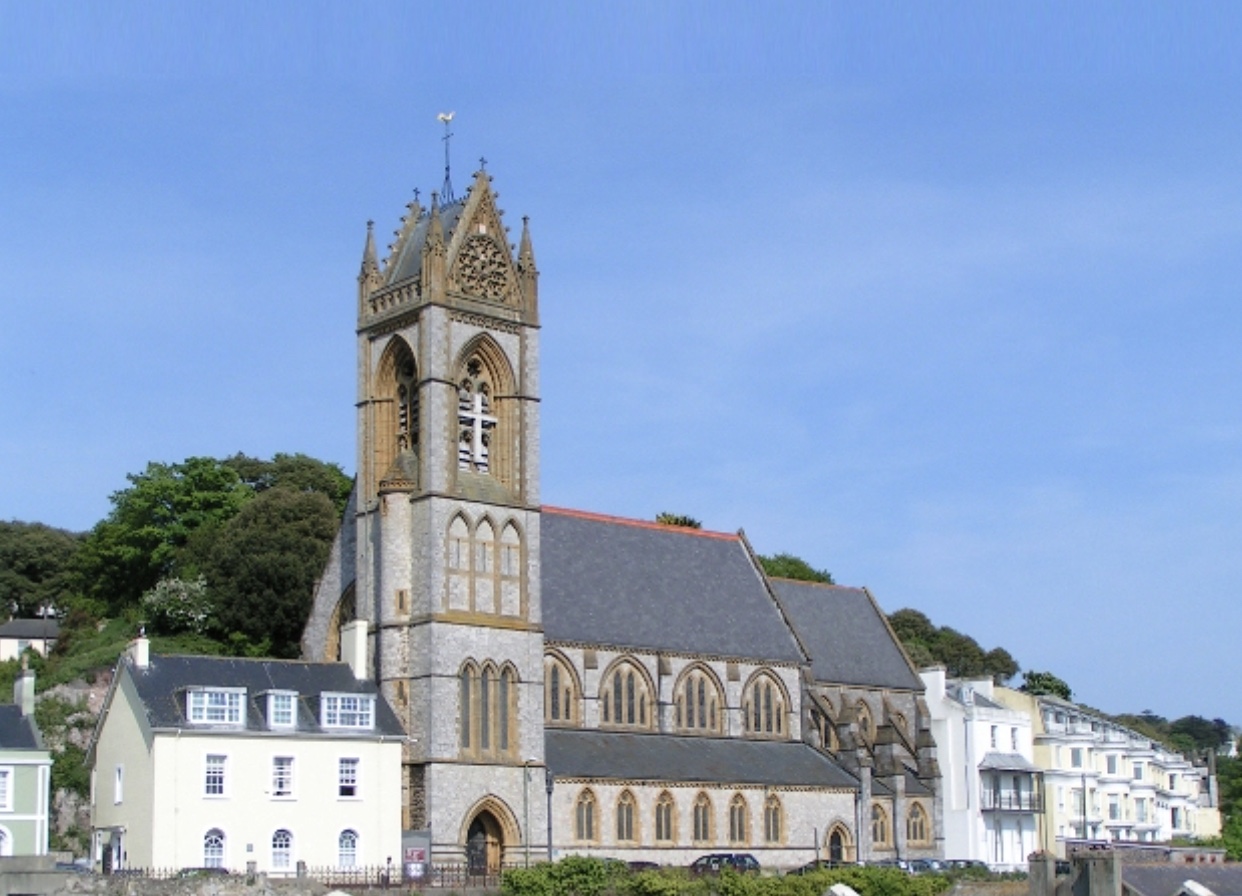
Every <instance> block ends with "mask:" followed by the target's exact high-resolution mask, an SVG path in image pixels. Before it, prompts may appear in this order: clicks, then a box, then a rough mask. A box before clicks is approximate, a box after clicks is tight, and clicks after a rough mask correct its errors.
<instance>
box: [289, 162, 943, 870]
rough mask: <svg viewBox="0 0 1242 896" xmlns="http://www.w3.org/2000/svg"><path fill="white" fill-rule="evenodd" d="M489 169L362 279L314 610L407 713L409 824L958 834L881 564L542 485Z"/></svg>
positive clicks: (520, 278) (779, 839)
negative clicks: (346, 468)
mask: <svg viewBox="0 0 1242 896" xmlns="http://www.w3.org/2000/svg"><path fill="white" fill-rule="evenodd" d="M491 180H492V179H491V176H490V175H489V174H488V173H487V172H486V171H482V170H480V171H479V172H477V173H476V174H475V175H474V177H473V180H472V183H471V185H470V187H469V189H468V190H467V191H466V193H465V195H464V196H461V197H454V196H453V195H452V191H451V187H450V186H449V184H448V179H447V177H446V180H445V187H446V189H445V191H444V195H438V194H432V197H431V204H430V206H429V207H423V206H421V205H420V204H419V202H418V200H417V198H416V199H415V201H413V202H411V203H410V204H409V206H408V207H407V214H406V215H405V216H404V218H403V219H402V221H401V226H400V228H399V230H398V231H397V234H396V240H395V242H394V243H393V245H392V246H391V247H390V249H389V251H388V253H387V255H386V257H385V258H384V259H383V260H381V259H380V257H379V255H378V253H377V251H376V247H375V242H374V237H373V234H372V231H371V225H368V230H367V237H366V243H365V247H364V250H363V256H362V267H361V271H360V273H359V276H358V296H357V301H358V308H357V310H358V324H357V348H358V367H357V378H358V384H357V414H358V416H357V440H358V441H357V447H358V458H357V479H356V484H355V488H354V494H353V496H352V498H351V502H350V505H349V507H348V508H347V510H346V513H345V517H344V522H343V525H342V528H341V531H340V534H339V535H338V537H337V540H336V543H335V545H334V547H333V550H332V554H331V557H330V559H329V561H328V566H327V568H326V569H325V571H324V573H323V575H322V577H321V578H320V580H319V582H318V584H317V586H316V591H315V595H314V604H313V609H312V613H311V617H310V620H309V622H308V624H307V627H306V630H305V633H304V635H303V655H304V658H306V659H308V660H317V661H324V660H328V661H331V660H336V659H338V658H339V657H340V653H341V631H342V628H343V627H344V626H346V625H348V624H349V623H352V622H355V621H365V623H366V628H367V632H368V636H367V638H368V641H367V644H368V646H367V661H368V664H369V667H370V669H371V670H372V671H373V674H374V678H375V680H376V681H377V682H378V683H379V686H380V689H381V692H382V694H383V695H384V697H385V699H386V700H387V702H388V704H389V705H390V706H391V707H392V709H393V711H394V712H395V713H396V716H397V718H398V719H399V720H400V722H401V724H402V726H403V727H404V730H405V733H406V736H405V738H404V741H403V744H402V751H403V756H402V769H403V774H402V783H401V787H402V793H401V806H402V810H401V811H402V825H403V828H404V829H406V830H410V831H424V832H428V833H429V836H430V841H431V848H432V858H433V860H435V861H440V862H468V863H469V864H470V865H471V866H472V867H474V868H476V869H484V868H487V869H495V868H498V867H501V866H502V865H512V864H514V863H521V862H523V861H536V860H541V859H544V858H546V857H558V858H559V857H561V856H565V855H570V854H590V855H598V856H608V857H614V858H617V859H621V860H624V861H644V862H656V863H659V864H670V865H672V864H680V865H684V864H687V863H689V862H690V861H692V860H693V859H694V858H695V857H697V856H699V855H702V854H704V853H710V852H748V853H751V854H753V855H754V856H755V857H756V858H757V859H758V860H759V862H760V863H761V864H762V865H763V866H764V867H765V868H767V867H772V868H788V867H794V866H797V865H801V864H803V863H806V862H808V861H811V860H812V859H815V858H817V857H818V858H823V859H831V860H837V861H878V860H885V859H898V858H901V859H905V858H914V857H919V856H937V855H940V854H941V848H942V844H943V829H944V824H943V816H942V808H941V799H940V772H939V768H938V766H937V760H936V749H935V743H934V741H933V740H932V736H931V729H930V717H929V714H928V710H927V706H926V704H925V702H924V700H923V685H922V682H921V680H920V679H919V676H918V675H917V673H916V670H915V669H914V668H913V667H912V665H911V663H910V661H909V658H908V657H907V656H906V654H905V652H904V651H903V650H902V648H901V646H900V644H899V643H898V642H897V639H896V637H895V636H894V635H893V633H892V631H891V629H890V628H889V626H888V623H887V620H886V619H885V617H884V614H883V613H882V612H881V610H880V608H879V606H878V605H877V604H876V602H875V600H874V599H873V598H872V596H871V594H870V593H869V592H867V591H866V590H865V589H859V588H848V587H839V586H835V585H820V584H814V583H808V582H800V581H790V580H783V579H775V578H770V577H768V576H767V575H765V573H764V571H763V568H762V566H761V565H760V563H759V562H758V558H757V557H756V554H755V552H754V551H753V550H752V548H751V546H750V544H749V543H748V542H747V540H746V537H745V535H744V533H742V532H740V531H739V532H737V533H720V532H708V531H701V530H697V529H688V528H680V527H676V526H668V525H661V524H658V523H654V522H646V521H640V520H631V519H621V518H617V517H612V516H607V515H604V514H600V513H592V512H585V511H580V510H570V509H563V508H555V507H549V506H545V505H543V504H542V503H541V498H540V492H539V473H540V458H539V413H540V394H539V339H540V332H541V331H540V325H539V271H538V268H537V267H536V263H535V252H534V247H533V243H532V238H531V233H530V227H529V222H528V221H527V220H526V219H523V225H522V232H521V238H520V242H519V244H518V245H517V247H516V253H515V252H514V251H513V248H512V247H511V246H510V244H509V241H508V237H507V229H506V227H505V225H504V223H503V220H502V213H501V211H500V210H499V208H498V207H497V205H496V194H495V192H494V191H493V189H492V184H491Z"/></svg>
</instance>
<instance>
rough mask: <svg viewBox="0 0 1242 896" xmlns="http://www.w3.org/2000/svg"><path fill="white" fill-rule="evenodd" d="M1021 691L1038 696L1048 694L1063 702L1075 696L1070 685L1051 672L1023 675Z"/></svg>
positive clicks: (1025, 673)
mask: <svg viewBox="0 0 1242 896" xmlns="http://www.w3.org/2000/svg"><path fill="white" fill-rule="evenodd" d="M1019 690H1022V691H1025V692H1026V693H1028V694H1034V695H1037V696H1038V695H1043V694H1047V695H1050V696H1052V697H1060V698H1061V699H1062V700H1072V699H1073V694H1074V692H1073V691H1071V690H1070V686H1069V685H1068V684H1066V683H1065V682H1064V681H1062V680H1061V679H1059V678H1057V677H1056V676H1055V675H1053V674H1052V673H1051V672H1034V671H1027V672H1024V673H1022V687H1021V688H1020V689H1019Z"/></svg>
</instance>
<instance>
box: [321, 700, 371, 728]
mask: <svg viewBox="0 0 1242 896" xmlns="http://www.w3.org/2000/svg"><path fill="white" fill-rule="evenodd" d="M319 724H320V725H321V726H322V727H324V728H354V729H370V728H374V727H375V697H374V696H373V695H371V694H324V695H323V696H322V698H321V703H320V720H319Z"/></svg>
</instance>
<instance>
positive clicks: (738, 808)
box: [729, 793, 750, 846]
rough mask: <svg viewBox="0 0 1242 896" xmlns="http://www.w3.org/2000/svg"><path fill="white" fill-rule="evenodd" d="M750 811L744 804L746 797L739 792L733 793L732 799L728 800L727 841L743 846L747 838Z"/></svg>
mask: <svg viewBox="0 0 1242 896" xmlns="http://www.w3.org/2000/svg"><path fill="white" fill-rule="evenodd" d="M749 815H750V811H749V809H748V808H747V806H746V797H744V796H742V795H741V794H740V793H738V794H734V796H733V799H732V800H730V801H729V843H730V844H732V845H735V846H739V845H740V846H744V845H745V844H746V843H747V842H748V839H749V833H750V832H749V830H748V828H749V827H750V825H749V824H748V823H747V822H748V821H749Z"/></svg>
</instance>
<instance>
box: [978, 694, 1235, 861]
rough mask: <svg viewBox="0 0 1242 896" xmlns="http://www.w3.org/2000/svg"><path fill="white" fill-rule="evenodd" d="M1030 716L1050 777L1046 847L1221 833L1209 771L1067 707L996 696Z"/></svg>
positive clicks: (1038, 760) (1038, 758)
mask: <svg viewBox="0 0 1242 896" xmlns="http://www.w3.org/2000/svg"><path fill="white" fill-rule="evenodd" d="M996 699H997V700H998V701H999V702H1000V703H1002V704H1004V705H1006V706H1008V707H1010V708H1013V709H1016V710H1019V711H1021V712H1025V713H1027V714H1029V716H1030V718H1031V724H1032V731H1033V734H1034V744H1035V749H1034V760H1035V764H1036V765H1038V766H1039V767H1040V769H1041V770H1042V771H1043V776H1044V805H1045V809H1046V824H1045V826H1044V830H1043V838H1042V847H1043V848H1044V849H1047V850H1050V851H1054V852H1056V853H1057V854H1058V855H1062V856H1063V855H1064V854H1065V845H1066V842H1067V841H1074V840H1084V839H1085V840H1094V841H1116V842H1135V843H1164V842H1168V841H1170V840H1173V839H1175V838H1177V839H1180V838H1187V839H1197V838H1207V837H1214V836H1217V835H1218V834H1219V833H1220V825H1221V822H1220V809H1219V807H1218V804H1217V797H1216V782H1215V779H1214V776H1213V775H1212V774H1211V772H1210V771H1209V769H1208V768H1207V767H1206V766H1203V765H1200V764H1197V763H1193V762H1191V761H1190V760H1189V759H1187V758H1186V757H1184V756H1182V755H1181V754H1180V753H1177V752H1175V751H1173V750H1171V749H1169V748H1168V747H1166V746H1164V745H1163V744H1161V743H1159V742H1157V741H1153V740H1151V738H1148V737H1144V736H1142V735H1141V734H1139V733H1138V732H1136V731H1132V730H1131V729H1129V728H1126V727H1124V726H1122V725H1119V724H1117V723H1116V722H1114V721H1112V720H1111V719H1108V718H1106V717H1105V716H1103V715H1101V714H1099V713H1096V712H1093V711H1091V710H1088V709H1085V708H1083V707H1081V706H1078V705H1077V704H1074V703H1071V702H1069V701H1067V700H1061V699H1059V698H1057V697H1052V696H1031V695H1029V694H1024V693H1022V692H1021V691H1015V690H1012V689H1010V688H997V689H996Z"/></svg>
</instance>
